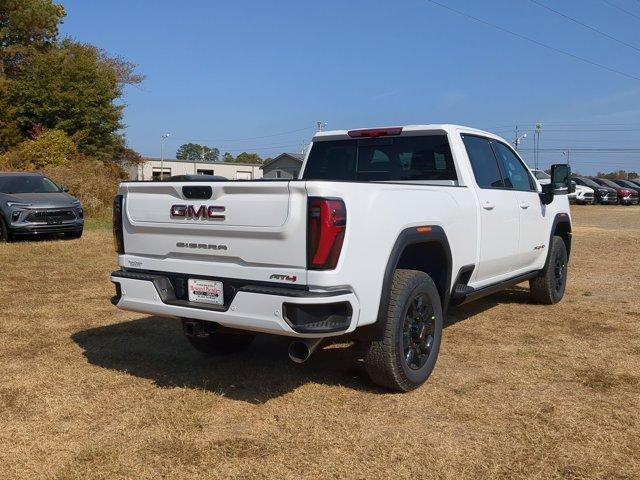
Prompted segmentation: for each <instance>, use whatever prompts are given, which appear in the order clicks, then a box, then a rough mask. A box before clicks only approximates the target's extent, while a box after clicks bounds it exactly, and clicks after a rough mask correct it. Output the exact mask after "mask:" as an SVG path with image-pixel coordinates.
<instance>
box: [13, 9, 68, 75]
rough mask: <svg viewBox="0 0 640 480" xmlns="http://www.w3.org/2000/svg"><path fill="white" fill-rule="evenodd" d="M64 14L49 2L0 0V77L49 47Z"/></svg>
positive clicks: (62, 10)
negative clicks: (36, 52)
mask: <svg viewBox="0 0 640 480" xmlns="http://www.w3.org/2000/svg"><path fill="white" fill-rule="evenodd" d="M65 15H66V12H65V10H64V7H63V6H62V5H60V4H56V3H53V1H52V0H0V75H3V74H7V75H9V76H10V75H12V74H14V73H15V72H16V71H18V70H19V66H20V63H21V62H22V61H24V59H25V58H27V57H28V56H29V55H30V54H32V53H33V52H35V51H42V50H44V49H46V48H48V47H50V46H52V45H53V44H54V43H55V42H56V39H57V36H58V25H59V24H60V22H61V21H62V19H63V18H64V17H65Z"/></svg>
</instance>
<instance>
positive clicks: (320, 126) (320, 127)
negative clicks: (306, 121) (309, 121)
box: [316, 122, 327, 132]
mask: <svg viewBox="0 0 640 480" xmlns="http://www.w3.org/2000/svg"><path fill="white" fill-rule="evenodd" d="M326 126H327V123H326V122H316V128H317V129H318V132H322V131H324V127H326Z"/></svg>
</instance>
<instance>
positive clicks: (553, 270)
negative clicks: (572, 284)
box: [529, 236, 568, 305]
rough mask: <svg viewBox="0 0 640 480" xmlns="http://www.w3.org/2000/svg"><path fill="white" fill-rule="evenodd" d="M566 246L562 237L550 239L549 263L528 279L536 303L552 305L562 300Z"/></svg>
mask: <svg viewBox="0 0 640 480" xmlns="http://www.w3.org/2000/svg"><path fill="white" fill-rule="evenodd" d="M567 260H568V256H567V246H566V245H565V244H564V240H563V239H562V237H558V236H554V237H553V238H552V240H551V251H550V252H549V263H548V264H547V266H546V267H545V269H544V270H542V272H540V275H539V276H537V277H536V278H534V279H532V280H529V288H530V290H531V298H532V299H533V301H535V302H537V303H543V304H545V305H553V304H554V303H558V302H559V301H560V300H562V297H563V296H564V291H565V288H566V286H567Z"/></svg>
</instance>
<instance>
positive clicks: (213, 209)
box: [170, 205, 225, 220]
mask: <svg viewBox="0 0 640 480" xmlns="http://www.w3.org/2000/svg"><path fill="white" fill-rule="evenodd" d="M224 210H225V208H224V207H222V206H218V205H200V206H198V207H197V210H196V207H195V206H194V205H172V206H171V210H170V214H171V218H187V219H196V220H198V219H203V220H224V219H225V216H224V215H221V214H220V212H224Z"/></svg>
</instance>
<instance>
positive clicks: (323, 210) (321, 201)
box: [307, 197, 347, 270]
mask: <svg viewBox="0 0 640 480" xmlns="http://www.w3.org/2000/svg"><path fill="white" fill-rule="evenodd" d="M307 225H308V227H307V228H308V229H307V268H308V269H310V270H331V269H333V268H336V265H337V264H338V258H339V257H340V250H342V242H343V241H344V231H345V229H346V228H347V210H346V208H345V206H344V202H343V201H342V200H340V199H337V198H315V197H311V198H309V218H308V224H307Z"/></svg>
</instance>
